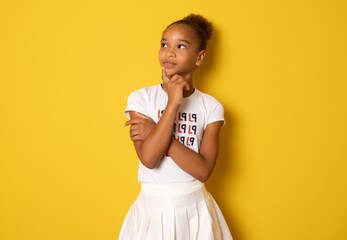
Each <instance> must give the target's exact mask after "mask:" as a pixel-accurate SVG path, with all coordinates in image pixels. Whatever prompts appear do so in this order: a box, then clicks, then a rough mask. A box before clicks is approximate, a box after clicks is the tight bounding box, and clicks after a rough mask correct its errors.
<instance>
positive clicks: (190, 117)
mask: <svg viewBox="0 0 347 240" xmlns="http://www.w3.org/2000/svg"><path fill="white" fill-rule="evenodd" d="M211 32H212V25H211V23H210V22H208V21H207V20H206V19H205V18H203V17H202V16H200V15H194V14H191V15H189V16H187V17H185V18H183V19H182V20H179V21H176V22H174V23H172V24H170V25H169V26H168V27H167V28H166V29H165V31H164V32H163V34H162V39H161V47H160V50H159V62H160V65H161V66H162V80H163V83H162V84H158V85H155V86H151V87H146V88H142V89H140V90H137V91H135V92H132V93H131V94H130V95H129V98H128V105H127V108H126V112H125V113H126V115H127V116H128V117H129V118H130V120H129V121H127V122H126V123H125V126H128V125H130V138H131V140H132V141H133V143H134V147H135V150H136V153H137V155H138V157H139V159H140V163H139V171H138V181H139V182H140V183H141V192H140V194H139V196H138V198H137V199H136V201H135V202H134V204H133V205H132V206H131V208H130V210H129V212H128V214H127V216H126V218H125V220H124V223H123V226H122V229H121V231H120V235H119V239H121V240H123V239H124V240H133V239H141V240H146V239H148V240H157V239H165V240H166V239H172V240H174V239H182V240H187V239H224V240H225V239H232V237H231V234H230V231H229V229H228V226H227V224H226V222H225V220H224V217H223V215H222V213H221V211H220V209H219V207H218V205H217V203H216V202H215V200H214V199H213V197H212V196H211V195H210V193H209V192H208V191H207V190H206V189H205V185H204V182H205V181H206V180H207V179H208V177H209V176H210V174H211V172H212V170H213V168H214V165H215V162H216V159H217V155H218V145H219V140H218V139H219V132H220V129H221V127H222V126H223V125H224V110H223V107H222V105H221V104H220V103H219V102H218V101H217V100H216V99H215V98H213V97H212V96H210V95H208V94H205V93H202V92H200V91H199V90H198V89H196V88H194V83H193V73H194V71H195V70H196V68H197V67H198V66H200V65H201V64H202V62H203V60H204V57H205V54H206V45H207V40H208V39H209V38H210V36H211Z"/></svg>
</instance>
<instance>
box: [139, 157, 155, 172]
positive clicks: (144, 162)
mask: <svg viewBox="0 0 347 240" xmlns="http://www.w3.org/2000/svg"><path fill="white" fill-rule="evenodd" d="M140 161H141V163H142V165H143V166H145V167H146V168H149V169H153V168H155V165H156V164H155V163H153V161H149V160H147V159H144V158H140Z"/></svg>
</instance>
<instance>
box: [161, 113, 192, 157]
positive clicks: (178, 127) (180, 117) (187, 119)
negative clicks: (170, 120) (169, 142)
mask: <svg viewBox="0 0 347 240" xmlns="http://www.w3.org/2000/svg"><path fill="white" fill-rule="evenodd" d="M163 112H164V110H158V115H157V117H158V119H159V118H160V117H161V115H162V114H163ZM196 122H197V114H196V113H188V112H178V114H177V116H176V120H175V123H174V125H173V129H172V133H173V135H174V136H175V138H177V140H178V141H179V142H181V143H182V144H184V145H185V146H187V147H193V146H194V144H195V138H196V133H197V126H196ZM166 156H169V155H166Z"/></svg>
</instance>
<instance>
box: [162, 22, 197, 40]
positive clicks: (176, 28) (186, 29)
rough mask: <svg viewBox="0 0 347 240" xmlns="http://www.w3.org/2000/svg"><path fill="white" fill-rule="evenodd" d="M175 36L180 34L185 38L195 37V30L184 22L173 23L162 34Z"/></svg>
mask: <svg viewBox="0 0 347 240" xmlns="http://www.w3.org/2000/svg"><path fill="white" fill-rule="evenodd" d="M174 36H179V37H180V38H183V39H190V40H194V39H195V34H194V30H193V29H192V28H191V27H190V26H188V25H186V24H182V23H180V24H174V25H171V26H170V27H168V28H167V29H165V31H164V32H163V35H162V37H163V38H166V37H174Z"/></svg>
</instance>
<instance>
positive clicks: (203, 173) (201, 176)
mask: <svg viewBox="0 0 347 240" xmlns="http://www.w3.org/2000/svg"><path fill="white" fill-rule="evenodd" d="M210 175H211V172H210V171H208V170H206V171H201V172H200V174H199V175H198V176H197V177H196V179H197V180H199V181H200V182H202V183H205V182H206V181H207V180H208V179H209V177H210Z"/></svg>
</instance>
